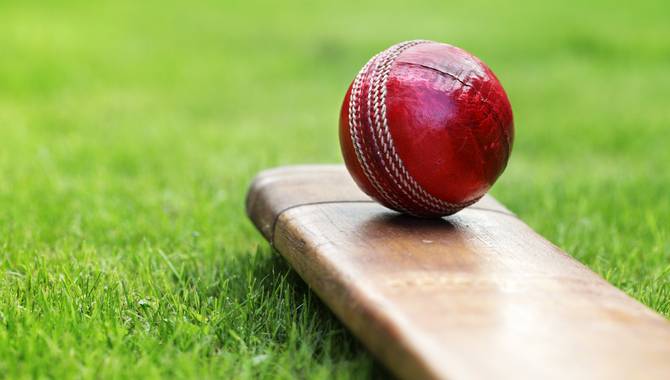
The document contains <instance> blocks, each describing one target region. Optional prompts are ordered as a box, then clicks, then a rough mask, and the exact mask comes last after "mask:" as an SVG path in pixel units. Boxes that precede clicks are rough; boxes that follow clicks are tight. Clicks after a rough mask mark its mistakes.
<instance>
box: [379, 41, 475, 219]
mask: <svg viewBox="0 0 670 380" xmlns="http://www.w3.org/2000/svg"><path fill="white" fill-rule="evenodd" d="M426 42H430V41H424V40H415V41H407V42H403V43H400V44H397V45H394V46H392V47H390V48H389V49H387V50H386V51H385V54H384V56H383V57H382V60H381V62H380V63H379V66H380V67H381V69H380V70H379V71H378V72H375V75H373V77H372V82H371V85H370V89H369V91H373V92H374V99H375V101H374V112H375V124H374V128H375V130H376V132H377V138H378V139H379V140H380V142H381V145H382V148H383V151H382V159H387V160H388V163H389V165H383V166H384V168H385V169H386V172H387V174H388V175H389V176H391V178H393V179H394V180H395V182H397V183H399V184H400V188H401V190H402V191H403V193H404V194H405V195H407V196H408V197H409V198H410V199H412V200H413V202H415V203H417V204H418V205H420V206H422V207H423V208H426V209H427V210H428V211H430V212H435V213H451V212H453V211H456V210H458V209H461V208H463V207H465V206H468V205H470V204H472V203H474V202H475V201H476V200H473V201H469V202H463V203H458V204H453V203H449V202H445V201H443V200H441V199H439V198H437V197H435V196H433V195H432V194H430V193H428V192H427V191H426V190H425V189H424V188H423V187H422V186H421V185H419V184H418V183H417V182H416V180H415V179H414V178H413V177H411V176H410V175H409V173H408V171H407V169H406V168H405V165H404V164H403V162H402V159H401V158H400V156H399V155H398V154H397V152H396V150H395V145H394V142H393V137H392V136H391V133H390V130H389V126H388V119H387V115H386V92H387V87H386V85H387V82H388V78H389V76H390V72H391V67H392V65H393V63H394V62H395V60H396V59H397V58H398V56H399V55H400V54H401V53H402V52H403V51H405V50H406V49H408V48H411V47H413V46H416V45H418V44H421V43H426ZM388 166H390V170H391V172H392V173H391V172H389V168H388ZM405 189H406V190H405Z"/></svg>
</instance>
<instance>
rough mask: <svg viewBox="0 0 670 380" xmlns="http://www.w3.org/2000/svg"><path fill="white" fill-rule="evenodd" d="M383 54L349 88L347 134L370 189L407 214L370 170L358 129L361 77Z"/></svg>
mask: <svg viewBox="0 0 670 380" xmlns="http://www.w3.org/2000/svg"><path fill="white" fill-rule="evenodd" d="M383 53H384V52H381V53H379V54H377V55H375V56H374V57H372V58H371V59H370V60H369V61H368V62H367V63H366V64H365V65H364V66H363V68H362V69H361V70H360V71H359V72H358V75H356V78H355V79H354V83H353V84H352V86H351V93H350V94H349V134H350V138H351V142H352V145H353V146H354V152H355V153H356V158H357V159H358V163H359V164H360V166H361V168H362V169H363V173H364V174H365V176H366V177H367V179H368V181H370V184H372V187H374V189H375V190H376V191H377V194H379V196H380V197H382V198H383V199H384V200H385V201H386V202H388V203H389V204H390V205H391V206H393V207H395V208H396V209H398V210H400V211H405V212H407V211H408V210H406V209H405V208H404V207H402V205H401V202H400V201H399V200H398V199H397V198H396V197H395V196H393V195H391V194H389V193H388V192H386V191H385V190H384V187H383V186H382V185H381V184H380V183H379V180H378V179H377V177H376V175H375V174H374V171H373V170H372V169H371V168H370V164H369V162H368V161H369V160H368V159H367V157H366V154H365V151H364V150H363V147H362V144H361V141H360V140H361V136H360V128H359V120H360V119H359V116H360V115H359V114H360V99H359V97H360V92H361V86H362V84H363V77H364V76H365V75H366V74H367V72H368V70H369V69H370V66H371V65H372V64H373V63H374V62H375V60H376V59H377V58H378V57H379V56H381V55H382V54H383Z"/></svg>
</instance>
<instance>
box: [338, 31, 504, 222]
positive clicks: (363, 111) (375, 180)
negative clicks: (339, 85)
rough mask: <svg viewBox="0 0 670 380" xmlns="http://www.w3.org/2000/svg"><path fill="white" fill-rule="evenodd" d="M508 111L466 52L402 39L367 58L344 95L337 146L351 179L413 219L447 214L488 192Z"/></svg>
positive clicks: (500, 166)
mask: <svg viewBox="0 0 670 380" xmlns="http://www.w3.org/2000/svg"><path fill="white" fill-rule="evenodd" d="M513 139H514V125H513V120H512V109H511V106H510V103H509V100H508V99H507V95H506V94H505V91H504V90H503V87H502V85H501V84H500V82H499V81H498V79H497V78H496V76H495V75H494V74H493V72H492V71H491V70H490V69H489V68H488V66H486V65H485V64H484V63H483V62H482V61H480V60H479V59H477V58H476V57H475V56H473V55H472V54H470V53H468V52H466V51H465V50H462V49H459V48H457V47H454V46H451V45H447V44H443V43H437V42H432V41H423V40H417V41H407V42H402V43H399V44H397V45H393V46H391V47H390V48H388V49H387V50H385V51H383V52H381V53H379V54H378V55H376V56H374V57H372V58H371V59H370V61H368V63H367V64H366V65H365V66H364V67H363V68H362V69H361V71H360V72H359V73H358V75H357V76H356V78H355V79H354V81H353V82H352V84H351V85H350V86H349V89H348V91H347V93H346V96H345V98H344V103H343V104H342V110H341V112H340V145H341V148H342V154H343V156H344V161H345V164H346V166H347V169H348V170H349V172H350V173H351V175H352V176H353V178H354V180H355V181H356V183H357V184H358V186H359V187H360V188H361V189H362V190H363V191H364V192H365V193H367V194H368V195H370V196H371V197H372V198H374V199H375V200H377V201H378V202H380V203H381V204H383V205H384V206H386V207H388V208H391V209H393V210H397V211H400V212H403V213H406V214H410V215H415V216H420V217H439V216H444V215H450V214H453V213H455V212H457V211H459V210H461V209H462V208H464V207H467V206H468V205H471V204H472V203H474V202H476V201H477V200H479V198H481V197H482V196H484V194H486V192H487V191H488V190H489V189H490V187H491V186H492V185H493V183H494V182H495V181H496V179H497V178H498V176H500V174H501V173H502V172H503V170H504V169H505V166H506V165H507V161H508V159H509V155H510V152H511V149H512V142H513Z"/></svg>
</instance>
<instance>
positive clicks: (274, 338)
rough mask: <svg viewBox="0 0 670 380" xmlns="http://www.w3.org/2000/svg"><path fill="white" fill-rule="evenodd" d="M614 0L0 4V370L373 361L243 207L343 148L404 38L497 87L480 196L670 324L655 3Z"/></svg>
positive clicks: (295, 366)
mask: <svg viewBox="0 0 670 380" xmlns="http://www.w3.org/2000/svg"><path fill="white" fill-rule="evenodd" d="M625 4H626V5H625V6H617V7H613V6H611V5H609V2H605V1H602V2H600V1H594V2H583V1H576V0H574V1H565V2H551V3H550V2H534V1H528V2H527V3H526V4H521V3H517V4H514V5H512V4H511V3H510V2H491V3H484V2H481V1H459V2H453V3H451V4H450V3H448V2H446V1H434V2H432V3H425V4H421V5H419V4H412V5H410V4H409V3H408V2H397V3H396V2H393V1H384V2H380V1H378V2H375V3H368V4H363V3H362V2H360V1H352V2H331V4H325V3H324V4H318V3H317V2H310V1H303V2H293V1H283V2H267V3H261V2H256V1H237V0H230V1H200V2H192V3H189V2H176V1H174V2H173V1H142V2H139V1H105V2H87V1H77V2H70V1H67V2H65V1H39V2H38V1H3V2H1V3H0V376H1V377H9V378H30V377H37V378H70V377H75V378H131V377H132V378H138V377H139V378H157V377H173V376H179V377H189V378H194V377H220V378H233V377H235V378H258V377H266V378H272V377H280V378H292V377H299V378H331V377H337V378H350V377H355V378H367V377H371V376H373V377H374V376H384V375H385V373H384V372H383V369H382V368H380V365H379V364H377V363H375V362H374V361H373V359H372V358H371V357H370V355H369V354H368V353H367V352H366V351H365V349H364V348H362V347H361V346H360V345H359V344H358V343H357V342H356V340H355V339H354V338H353V337H352V336H351V335H349V333H348V332H347V331H346V329H344V327H343V326H342V325H341V324H339V322H338V321H337V320H336V319H335V318H334V317H333V316H332V314H330V313H329V311H328V310H327V309H326V308H325V307H324V306H323V305H322V304H321V303H320V302H319V301H318V299H317V298H316V296H315V295H313V294H312V293H310V291H309V290H308V288H307V287H306V285H304V284H303V283H302V282H301V280H300V279H299V278H298V277H297V275H295V274H294V273H293V272H292V271H291V270H290V269H289V268H288V266H287V265H286V264H285V263H284V262H283V260H282V259H281V258H280V257H278V255H277V254H276V253H273V252H272V251H271V250H270V249H269V247H268V245H267V244H266V243H265V242H264V241H263V239H262V238H261V237H260V235H259V234H258V233H257V232H256V231H255V230H254V228H253V227H252V225H251V224H250V223H249V221H248V220H247V219H246V217H245V215H244V210H243V203H244V202H243V200H244V196H245V192H246V186H247V184H248V183H249V181H250V179H251V178H252V177H253V175H254V174H255V173H256V172H257V171H258V170H260V169H263V168H267V167H271V166H276V165H284V164H292V163H310V162H313V163H322V162H341V158H340V153H339V146H338V141H337V129H336V126H337V118H338V112H339V106H340V102H341V99H342V97H343V95H344V92H345V89H346V87H347V86H348V84H349V81H350V80H351V79H352V78H353V76H354V75H355V74H356V72H357V71H358V69H359V67H360V66H361V65H362V64H363V63H365V61H366V60H367V59H368V58H369V57H370V56H371V55H372V54H373V53H375V52H377V51H379V50H382V49H384V48H386V47H387V46H389V45H391V44H393V43H395V42H398V41H402V40H407V39H414V38H426V39H434V40H438V41H444V42H450V43H452V44H455V45H457V46H460V47H463V48H465V49H467V50H469V51H471V52H473V53H474V54H476V55H478V56H479V57H480V58H482V59H483V60H484V61H486V62H487V63H488V64H489V65H490V66H491V67H492V68H493V70H494V71H495V72H496V73H497V74H498V76H499V78H500V80H501V81H502V83H503V85H504V86H505V88H506V89H507V91H508V94H509V96H510V99H511V101H512V105H513V108H514V112H515V124H516V131H517V135H516V141H515V146H514V152H513V154H512V159H511V162H510V165H509V166H508V168H507V171H506V173H505V174H504V175H503V176H502V177H501V179H500V180H499V182H498V183H497V184H496V186H495V187H494V189H493V193H494V194H495V195H496V196H497V197H498V198H499V199H500V200H501V201H503V202H504V203H505V204H506V205H507V206H508V207H509V208H510V209H511V210H513V211H514V212H516V213H517V214H518V215H520V217H521V218H522V219H524V220H525V221H527V222H528V223H529V224H530V225H531V226H532V227H534V228H535V229H537V230H538V231H539V232H540V233H542V234H543V235H544V236H546V237H547V238H549V239H550V240H551V241H553V242H555V243H556V244H558V245H559V246H561V247H562V248H564V249H565V250H566V251H568V252H570V253H571V254H572V255H574V256H575V257H576V258H577V259H579V260H580V261H582V262H584V263H585V264H587V265H588V266H589V267H591V268H592V269H593V270H595V271H596V272H598V273H600V274H601V275H602V276H604V277H605V278H607V279H608V280H609V281H610V282H612V283H613V284H614V285H616V286H618V287H620V288H621V289H623V290H624V291H626V292H627V293H628V294H630V295H631V296H633V297H635V298H637V299H638V300H640V301H641V302H643V303H645V304H646V305H648V306H649V307H651V308H653V309H655V310H656V311H658V312H660V313H661V314H663V315H665V316H666V317H670V197H669V196H668V191H669V189H670V148H669V147H670V108H669V107H668V101H669V100H670V75H669V74H668V73H669V72H670V23H668V14H670V6H668V5H667V4H668V3H667V2H666V1H657V2H656V3H649V2H646V1H635V2H628V3H625Z"/></svg>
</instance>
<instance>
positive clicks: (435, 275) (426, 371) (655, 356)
mask: <svg viewBox="0 0 670 380" xmlns="http://www.w3.org/2000/svg"><path fill="white" fill-rule="evenodd" d="M247 211H248V214H249V216H250V217H251V219H252V221H253V222H254V224H255V225H256V226H257V227H258V229H259V230H260V231H261V233H262V234H263V235H264V236H265V237H266V238H267V239H268V240H270V241H271V242H272V244H273V246H274V247H275V248H276V250H277V251H278V252H280V253H281V254H282V255H283V256H284V257H285V258H286V260H287V261H288V262H289V263H290V264H291V266H292V267H293V268H294V269H295V270H296V271H297V272H298V273H299V274H300V276H301V277H302V278H303V279H304V280H305V281H306V282H307V283H308V284H309V285H310V287H311V288H312V289H313V290H314V291H315V292H316V293H317V294H318V295H319V297H320V298H321V299H322V300H323V301H324V303H326V304H327V305H328V306H329V307H330V308H331V309H332V310H333V312H334V313H335V314H336V315H337V316H338V317H339V318H340V320H341V321H342V322H343V323H344V324H345V325H346V326H347V327H348V328H349V329H350V330H351V331H352V332H353V333H354V334H355V335H356V336H357V337H358V338H359V339H360V340H361V341H362V342H363V343H364V344H365V345H366V346H367V347H368V348H369V349H370V351H371V352H372V353H373V354H374V355H375V356H377V358H379V360H380V361H382V362H383V363H385V364H386V365H387V366H388V367H389V368H390V369H391V370H392V371H393V372H394V373H395V374H396V375H398V376H399V377H402V378H406V379H433V378H452V379H473V378H474V379H480V378H481V379H490V378H496V379H500V378H515V379H516V378H602V379H615V378H617V379H633V378H639V379H652V378H657V379H668V378H670V323H669V322H668V321H667V320H666V319H665V318H663V317H661V316H659V315H658V314H656V313H654V312H653V311H651V310H650V309H648V308H647V307H645V306H643V305H642V304H640V303H639V302H637V301H635V300H634V299H632V298H630V297H628V296H627V295H626V294H624V293H623V292H621V291H620V290H618V289H617V288H615V287H613V286H612V285H610V284H609V283H607V282H606V281H605V280H603V279H602V278H601V277H599V276H598V275H596V274H594V273H593V272H591V271H590V270H589V269H588V268H586V267H585V266H583V265H582V264H580V263H579V262H577V261H576V260H574V259H573V258H571V257H570V256H569V255H567V254H566V253H564V252H562V251H561V250H560V249H559V248H557V247H556V246H554V245H553V244H551V243H550V242H548V241H547V240H545V239H544V238H543V237H541V236H539V235H538V234H537V233H535V232H534V231H533V230H532V229H530V228H529V227H528V226H526V225H525V224H524V223H523V222H522V221H521V220H519V219H518V218H517V217H516V216H515V215H514V214H513V213H511V212H510V211H509V210H507V209H506V208H505V207H504V206H502V205H501V204H500V203H498V202H497V201H495V200H494V199H493V198H492V197H489V196H487V197H485V198H484V199H483V200H482V201H480V202H478V203H476V204H475V205H473V206H471V207H469V208H467V209H465V210H463V211H462V212H460V213H458V214H456V215H453V216H451V217H448V218H444V219H437V220H422V219H416V218H411V217H406V216H402V215H399V214H397V213H395V212H391V211H388V210H386V209H385V208H383V207H381V206H379V205H377V204H376V203H374V202H371V201H370V200H369V198H368V197H367V196H366V195H364V194H363V193H362V192H360V191H359V190H358V189H357V187H356V185H355V184H354V183H353V182H352V180H351V179H350V178H349V176H348V174H347V173H346V171H345V170H344V169H343V168H342V167H340V166H302V167H287V168H280V169H274V170H269V171H265V172H263V173H261V174H260V175H259V176H258V177H257V178H256V179H255V181H254V182H253V184H252V186H251V189H250V191H249V194H248V199H247Z"/></svg>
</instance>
